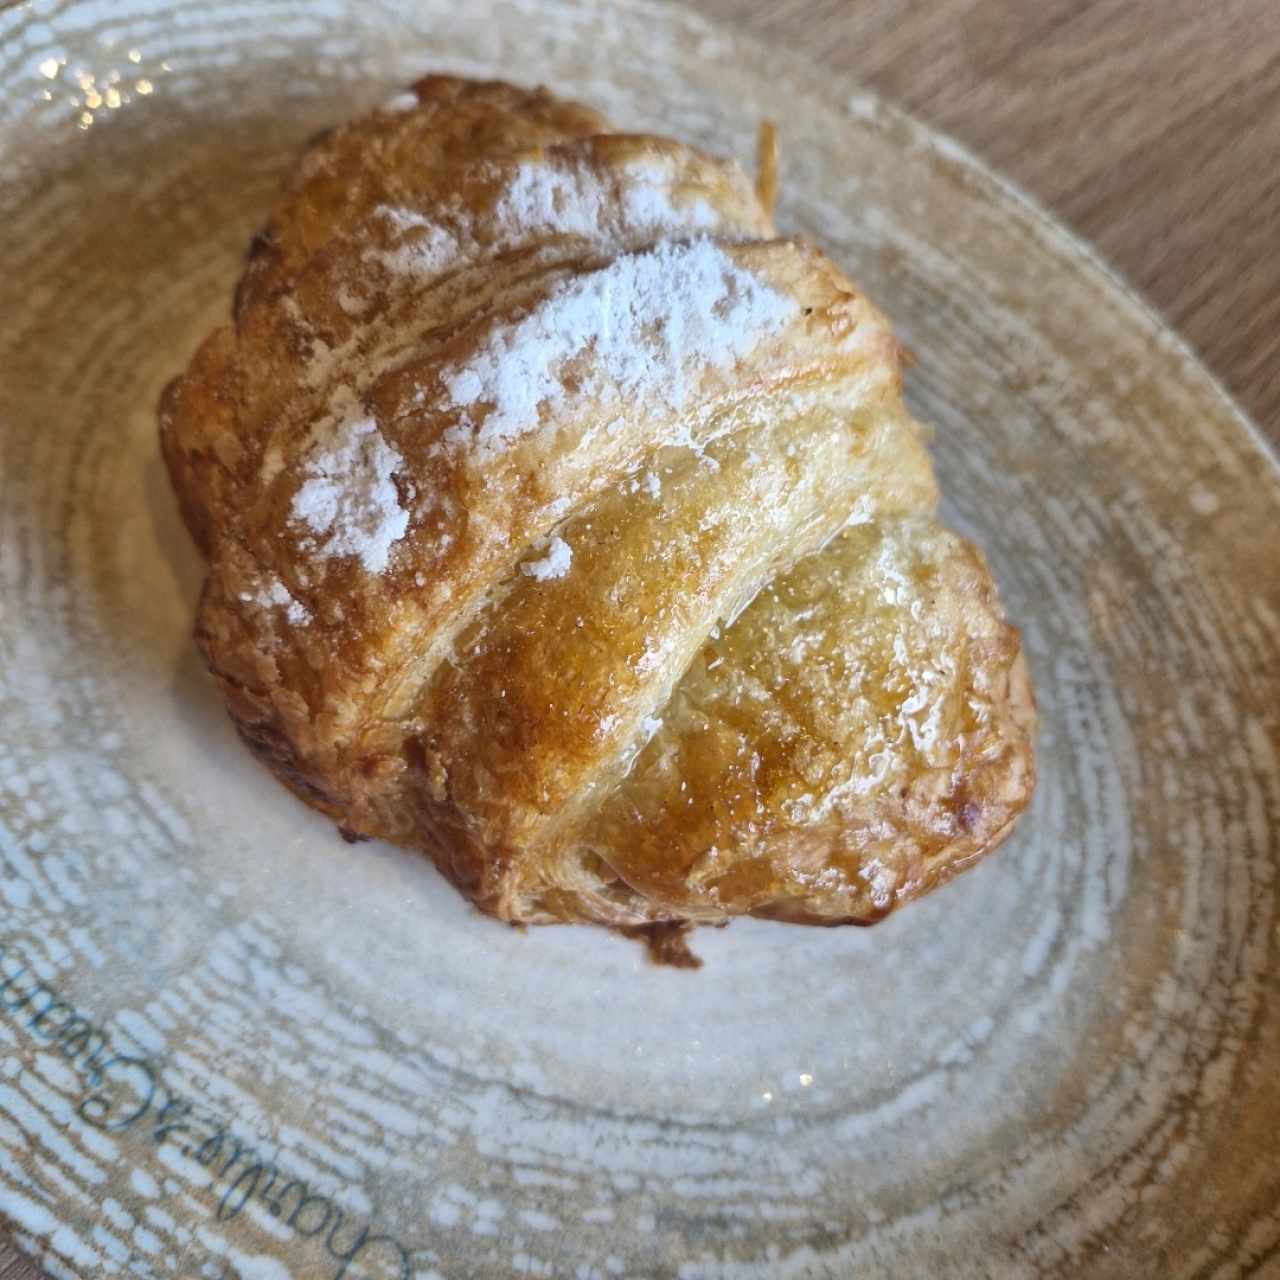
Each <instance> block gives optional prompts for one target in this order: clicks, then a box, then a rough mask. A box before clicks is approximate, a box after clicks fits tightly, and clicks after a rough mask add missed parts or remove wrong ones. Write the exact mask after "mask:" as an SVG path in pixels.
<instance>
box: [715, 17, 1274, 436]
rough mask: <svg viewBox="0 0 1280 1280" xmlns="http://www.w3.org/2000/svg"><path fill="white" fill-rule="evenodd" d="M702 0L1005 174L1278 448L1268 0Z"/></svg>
mask: <svg viewBox="0 0 1280 1280" xmlns="http://www.w3.org/2000/svg"><path fill="white" fill-rule="evenodd" d="M695 4H696V7H697V8H698V9H699V10H701V11H703V12H705V13H706V14H708V15H710V16H713V17H716V18H719V19H721V20H722V21H724V22H726V23H729V24H731V25H734V26H737V27H739V28H741V29H745V30H748V31H751V32H753V33H755V34H757V35H759V36H762V37H764V38H765V39H766V40H768V41H769V42H771V43H774V44H776V45H778V46H780V47H784V48H787V49H789V50H792V51H794V52H797V53H801V54H804V55H806V56H808V57H810V58H812V59H813V60H815V61H816V62H817V63H819V64H820V65H821V66H822V67H824V68H826V69H827V70H828V71H829V72H830V73H832V74H833V75H838V76H842V77H847V79H848V82H849V87H850V89H851V90H852V89H853V88H854V87H856V86H859V85H861V86H866V87H869V88H872V89H875V90H876V91H878V92H880V93H882V94H883V95H884V96H885V97H887V98H889V99H890V100H892V101H894V102H897V103H899V104H900V105H902V106H904V107H906V108H907V109H908V110H910V111H911V112H913V113H914V114H915V115H917V116H918V117H920V118H921V119H923V120H925V121H927V122H928V123H930V124H932V125H935V126H936V127H938V128H939V129H941V130H943V131H944V132H946V133H949V134H951V135H953V136H954V137H955V138H957V139H958V140H959V141H961V142H963V143H964V144H965V145H966V146H968V147H969V148H970V149H971V150H973V151H974V152H976V153H977V154H978V155H980V156H981V157H982V158H983V159H984V160H986V161H987V162H988V163H990V164H991V165H992V166H993V167H994V168H995V169H997V170H999V171H1000V172H1002V173H1004V174H1005V175H1007V176H1008V177H1010V178H1012V179H1013V181H1014V182H1016V183H1018V184H1019V185H1020V186H1021V187H1022V188H1023V189H1024V190H1026V191H1027V192H1029V193H1030V194H1031V195H1032V196H1034V197H1035V198H1036V199H1037V200H1039V201H1040V202H1041V203H1042V204H1043V205H1045V206H1046V207H1047V208H1049V209H1050V210H1052V211H1053V212H1054V213H1055V214H1057V215H1058V217H1059V218H1061V219H1062V220H1063V221H1064V222H1066V223H1067V224H1068V225H1069V226H1071V227H1072V228H1074V229H1075V230H1076V231H1077V232H1078V233H1079V234H1080V235H1082V236H1083V237H1084V238H1085V239H1086V240H1089V241H1091V242H1092V243H1093V244H1094V245H1096V246H1097V248H1098V250H1099V251H1100V253H1101V254H1102V256H1103V258H1105V259H1106V260H1107V261H1108V262H1109V263H1110V264H1111V265H1112V266H1113V267H1115V268H1116V269H1117V270H1118V271H1119V272H1120V274H1121V275H1122V276H1124V277H1125V278H1126V279H1127V280H1128V281H1129V282H1130V283H1131V284H1132V285H1133V286H1134V287H1135V288H1136V289H1137V290H1138V291H1139V292H1140V293H1142V294H1143V295H1144V296H1145V297H1146V298H1147V299H1148V301H1150V302H1151V303H1152V304H1153V305H1154V306H1155V307H1156V309H1157V310H1159V311H1160V312H1161V314H1163V315H1164V316H1165V318H1166V319H1167V320H1168V321H1169V322H1170V323H1171V324H1172V325H1173V327H1174V328H1175V329H1177V330H1178V331H1179V332H1180V333H1181V334H1182V335H1183V337H1185V338H1186V339H1187V340H1188V341H1189V342H1190V343H1191V344H1192V346H1193V347H1194V348H1195V349H1196V350H1197V351H1198V352H1199V353H1200V354H1201V356H1202V357H1203V358H1204V360H1205V362H1206V363H1207V364H1208V366H1209V368H1210V369H1211V370H1212V371H1213V372H1214V373H1215V374H1216V375H1217V376H1218V377H1219V378H1220V379H1221V380H1222V382H1223V383H1224V384H1225V385H1226V387H1227V389H1228V390H1229V391H1230V392H1231V393H1232V394H1233V395H1234V396H1235V397H1236V399H1237V400H1238V401H1239V403H1240V404H1241V406H1242V407H1243V408H1244V409H1245V410H1246V412H1248V413H1249V414H1250V415H1251V416H1252V417H1253V419H1254V420H1255V422H1257V423H1258V425H1259V426H1260V427H1261V428H1262V429H1263V431H1264V433H1266V434H1267V435H1268V437H1269V438H1270V439H1271V441H1272V442H1273V443H1276V444H1280V4H1277V3H1276V0H1223V3H1220V4H1216V5H1208V4H1204V3H1203V2H1202V0H1161V3H1159V4H1152V3H1144V2H1143V0H941V2H939V0H906V2H905V3H903V2H902V0H856V2H855V0H695ZM783 138H784V144H785V124H784V127H783Z"/></svg>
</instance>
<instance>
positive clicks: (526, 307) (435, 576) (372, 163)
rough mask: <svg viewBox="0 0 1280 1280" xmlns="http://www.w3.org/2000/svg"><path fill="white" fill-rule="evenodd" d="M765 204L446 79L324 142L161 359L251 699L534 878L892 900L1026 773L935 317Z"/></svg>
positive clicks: (214, 633)
mask: <svg viewBox="0 0 1280 1280" xmlns="http://www.w3.org/2000/svg"><path fill="white" fill-rule="evenodd" d="M768 185H769V183H768V182H767V181H766V182H764V183H762V188H767V187H768ZM768 203H769V192H768V191H767V189H765V190H762V191H760V192H758V191H757V190H756V189H755V188H754V187H753V185H752V183H751V182H750V181H749V180H748V178H747V177H746V175H745V173H744V172H743V171H742V169H741V168H740V167H739V166H737V165H736V164H734V163H731V162H728V161H725V160H720V159H716V158H713V157H711V156H709V155H706V154H703V153H702V152H700V151H697V150H695V149H694V148H692V147H687V146H682V145H681V144H679V143H677V142H673V141H671V140H669V139H666V138H660V137H650V136H645V135H635V134H624V133H618V132H615V131H614V130H613V129H612V128H611V127H610V125H609V124H608V122H607V121H606V120H604V119H603V118H602V117H601V116H599V115H597V114H596V113H595V112H594V111H591V110H589V109H587V108H585V107H582V106H578V105H575V104H573V103H569V102H564V101H561V100H559V99H557V98H556V97H554V96H552V95H551V94H550V93H548V92H546V91H545V90H541V89H539V90H536V91H526V90H523V89H519V88H515V87H512V86H510V85H506V84H501V83H478V82H472V81H468V80H463V79H455V78H448V77H440V76H432V77H428V78H426V79H424V80H422V81H420V82H419V83H417V84H416V85H414V86H413V89H412V91H410V92H409V93H406V94H404V95H402V96H401V97H400V98H397V99H396V100H394V101H393V102H392V103H390V104H389V105H388V106H386V107H384V108H382V109H380V110H376V111H373V112H372V113H371V114H369V115H367V116H365V117H364V118H362V119H359V120H357V121H355V122H354V123H352V124H349V125H347V126H345V127H342V128H339V129H337V130H336V131H333V132H330V133H328V134H327V135H324V136H322V137H320V138H319V139H316V140H315V141H313V143H312V144H311V145H310V147H309V148H308V149H307V151H306V152H305V154H304V155H303V157H302V159H301V161H300V163H299V164H298V166H297V168H296V170H295V171H294V172H293V173H292V174H291V175H290V176H289V177H288V178H287V180H286V182H285V184H284V188H283V192H282V194H281V196H280V198H279V201H278V203H277V204H276V206H275V208H274V211H273V212H272V214H271V216H270V219H269V221H268V223H267V225H266V228H265V229H264V230H263V231H262V232H261V233H260V234H259V235H257V236H256V237H255V238H254V240H253V242H252V245H251V247H250V251H249V258H248V264H247V266H246V269H245V271H244V275H243V277H242V279H241V280H240V282H239V285H238V287H237V289H236V293H235V301H234V307H233V323H232V324H230V325H229V326H227V327H224V328H219V329H217V330H215V331H214V332H213V333H211V334H210V335H209V337H208V338H207V339H206V340H205V341H204V343H203V344H202V345H201V347H200V348H199V350H198V351H197V352H196V354H195V356H194V357H193V359H192V361H191V363H190V366H189V368H188V369H187V371H186V372H185V373H184V374H183V375H182V376H181V377H179V378H177V379H176V380H175V381H174V382H173V383H172V384H171V385H170V386H169V387H168V388H167V389H166V391H165V393H164V395H163V397H162V401H161V406H160V414H159V417H160V432H161V437H160V438H161V444H162V449H163V454H164V457H165V460H166V463H167V466H168V469H169V472H170V475H171V477H172V482H173V487H174V489H175V491H176V493H177V496H178V500H179V502H180V505H181V508H182V512H183V515H184V518H185V521H186V524H187V525H188V527H189V529H190V531H191V533H192V535H193V537H194V539H195V541H196V542H197V544H198V545H199V547H200V549H201V550H202V552H203V553H204V555H205V556H206V558H207V560H208V566H209V570H208V577H207V580H206V582H205V586H204V590H203V594H202V596H201V599H200V603H199V608H198V615H197V620H196V638H197V643H198V644H199V646H200V648H201V650H202V652H203V654H204V657H205V659H206V660H207V662H208V665H209V668H210V670H211V671H212V672H213V674H214V676H215V677H216V679H217V682H218V684H219V686H220V688H221V692H222V695H223V697H224V698H225V701H226V705H227V708H228V710H229V712H230V714H231V717H232V719H233V721H234V723H235V725H236V728H237V729H238V731H239V733H240V735H241V736H242V738H243V739H244V741H245V742H246V743H247V744H248V745H249V747H250V748H251V749H252V750H253V751H254V752H255V753H256V755H257V756H258V758H259V759H260V760H261V761H263V762H264V763H265V764H266V765H267V766H268V767H269V768H270V769H272V770H273V771H274V773H275V774H276V775H277V777H279V778H280V780H281V781H282V782H284V783H285V784H286V785H287V786H289V787H290V788H291V789H292V790H293V791H294V792H295V793H296V794H297V795H298V796H299V797H301V798H302V799H303V800H304V801H306V802H307V803H308V804H310V805H312V806H314V807H315V808H316V809H319V810H320V811H321V812H323V813H325V814H327V815H329V816H330V817H331V818H332V819H333V820H334V821H335V822H336V823H337V824H338V825H339V826H340V828H341V829H342V831H343V833H344V834H346V835H348V836H349V837H351V838H357V837H378V838H382V839H385V840H390V841H393V842H396V843H398V844H401V845H405V846H410V847H413V848H418V849H422V850H425V851H426V852H428V853H429V854H430V855H431V857H432V858H433V859H434V861H435V863H436V864H437V866H438V867H439V869H440V870H441V871H442V872H443V873H444V874H445V875H446V876H447V877H448V878H449V879H450V880H451V881H452V882H453V884H454V885H456V886H457V888H458V889H459V890H460V891H461V892H462V893H463V894H465V895H466V896H467V897H468V898H469V899H471V900H472V901H473V902H474V903H475V904H476V905H477V906H479V907H480V908H481V909H482V910H484V911H486V912H489V913H492V914H493V915H495V916H497V917H499V918H501V919H504V920H507V921H512V922H524V923H549V922H556V921H597V922H601V923H604V924H608V925H613V926H623V927H625V926H638V925H646V924H652V923H657V922H695V923H696V922H716V921H723V920H724V919H726V918H727V917H730V916H733V915H740V914H750V915H755V916H763V917H771V918H774V919H778V920H785V921H793V922H805V923H819V924H837V923H869V922H871V921H874V920H877V919H879V918H880V917H882V916H884V915H885V914H886V913H887V912H889V911H890V910H892V909H893V908H894V907H895V906H896V905H897V904H898V903H900V902H902V901H904V900H906V899H909V898H912V897H914V896H916V895H919V894H921V893H923V892H925V891H927V890H928V889H930V888H932V887H933V886H935V885H937V884H939V883H940V882H942V881H944V880H946V879H947V878H949V877H950V876H952V875H954V874H955V873H956V872H957V871H959V870H961V869H963V868H964V867H967V866H968V865H970V864H971V863H973V862H974V861H975V860H976V859H977V858H978V857H980V856H981V855H982V854H983V853H984V852H986V851H987V850H989V849H990V848H992V847H993V846H994V845H995V844H996V843H997V842H998V841H999V840H1001V839H1002V838H1003V837H1004V836H1005V835H1006V833H1007V832H1008V831H1009V829H1010V827H1011V825H1012V824H1013V822H1014V820H1015V819H1016V817H1017V816H1018V814H1019V813H1020V811H1021V810H1022V809H1023V808H1024V807H1025V805H1026V804H1027V801H1028V799H1029V796H1030V793H1031V789H1032V786H1033V782H1034V758H1033V745H1032V739H1033V733H1034V726H1035V715H1034V709H1033V701H1032V695H1031V690H1030V685H1029V682H1028V678H1027V674H1026V668H1025V665H1024V662H1023V659H1022V657H1021V654H1020V647H1019V639H1018V635H1017V632H1016V631H1015V630H1014V629H1013V628H1012V627H1011V626H1010V625H1009V624H1008V623H1007V622H1006V621H1005V620H1004V617H1003V614H1002V611H1001V607H1000V605H999V602H998V600H997V598H996V594H995V590H994V587H993V584H992V580H991V576H990V573H989V571H988V569H987V567H986V565H985V563H984V561H983V559H982V557H981V555H980V554H979V553H978V552H977V551H976V550H975V549H974V548H973V547H972V546H971V545H970V544H969V543H967V542H966V541H964V540H963V539H961V538H959V537H957V536H956V535H955V534H953V533H950V532H948V531H946V530H945V529H943V528H942V527H940V525H939V524H938V523H937V521H936V519H935V517H934V508H935V503H936V498H937V494H936V489H935V483H934V478H933V474H932V470H931V467H930V462H929V457H928V454H927V452H926V448H925V444H924V439H923V431H922V428H921V427H920V426H919V425H918V424H917V423H916V422H914V421H913V420H912V418H911V417H910V416H909V415H908V413H907V412H906V410H905V408H904V407H903V403H902V398H901V384H902V373H901V370H902V352H901V349H900V347H899V346H898V344H897V343H896V342H895V340H894V337H893V335H892V333H891V332H890V329H889V326H888V324H887V322H886V320H885V318H884V317H883V316H882V315H881V314H880V312H879V311H877V310H876V308H875V307H874V306H873V305H872V304H871V303H870V302H869V301H868V300H867V299H866V298H865V297H863V296H862V295H861V294H860V293H859V292H858V291H857V289H856V288H855V287H854V286H853V285H852V284H851V283H850V282H849V281H848V280H847V279H846V278H845V277H844V276H843V275H842V274H841V273H840V271H839V270H838V269H837V268H836V267H835V266H834V265H833V264H832V263H831V261H830V260H829V259H828V258H826V257H825V256H824V255H823V254H822V253H821V252H820V251H819V250H818V249H817V248H815V247H814V246H813V245H811V244H808V243H806V242H804V241H803V240H799V239H793V238H778V237H777V236H776V235H775V232H774V228H773V225H772V220H771V212H770V209H769V208H768V207H767V205H768Z"/></svg>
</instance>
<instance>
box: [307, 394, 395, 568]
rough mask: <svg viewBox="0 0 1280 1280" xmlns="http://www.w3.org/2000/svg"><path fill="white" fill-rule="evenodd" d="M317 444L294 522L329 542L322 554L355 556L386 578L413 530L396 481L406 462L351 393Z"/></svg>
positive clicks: (335, 406) (334, 404) (337, 400)
mask: <svg viewBox="0 0 1280 1280" xmlns="http://www.w3.org/2000/svg"><path fill="white" fill-rule="evenodd" d="M313 439H314V443H313V445H312V447H311V451H310V452H309V454H308V455H307V457H306V460H305V462H304V464H303V471H304V474H305V475H306V476H307V479H306V480H305V481H304V483H303V484H302V486H301V487H300V488H299V489H298V491H297V493H296V494H295V495H294V498H293V504H292V507H291V509H290V515H291V517H292V518H293V519H294V520H295V521H298V522H300V523H302V524H304V525H305V526H306V527H307V528H308V529H310V530H311V531H312V533H314V534H316V535H317V537H318V538H321V539H323V541H322V542H321V543H319V544H317V546H318V549H319V551H320V553H321V554H322V555H324V556H326V557H334V556H355V557H356V558H357V559H358V560H359V561H360V563H361V564H362V565H363V566H364V567H365V568H366V569H367V570H368V571H369V572H370V573H381V572H382V571H383V570H384V569H385V568H386V567H387V562H388V561H389V559H390V557H391V548H392V546H394V545H395V543H396V542H398V541H399V540H400V539H401V538H403V537H404V534H405V530H406V529H407V528H408V527H409V513H408V512H407V511H406V510H404V508H403V507H402V506H401V505H400V495H399V492H398V491H397V489H396V486H395V484H394V482H393V480H392V476H393V475H394V473H395V471H396V469H397V467H399V466H400V465H401V463H402V461H403V459H402V458H401V457H400V455H399V453H397V452H396V451H395V450H394V449H393V448H391V446H390V445H388V444H387V442H386V441H385V440H384V439H383V437H382V433H381V432H380V431H379V430H378V424H377V423H376V422H374V420H373V419H372V418H370V417H369V416H368V415H367V414H366V413H365V411H364V407H363V405H362V404H361V403H360V401H359V400H358V399H357V398H356V396H355V394H354V393H353V392H352V391H350V390H349V389H347V388H340V389H339V390H338V391H337V392H336V393H335V394H334V396H333V399H332V400H331V401H330V412H329V415H328V416H327V417H326V418H325V419H323V420H322V421H321V422H320V423H319V424H318V425H317V427H316V430H315V433H314V437H313Z"/></svg>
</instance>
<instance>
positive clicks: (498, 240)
mask: <svg viewBox="0 0 1280 1280" xmlns="http://www.w3.org/2000/svg"><path fill="white" fill-rule="evenodd" d="M481 172H491V173H497V172H498V171H497V170H496V168H494V167H492V166H490V168H489V169H488V170H482V171H481ZM670 181H671V177H670V174H669V173H668V171H667V170H666V169H664V168H663V167H662V166H661V165H657V164H654V163H652V162H651V161H642V162H637V163H634V164H632V165H631V166H629V167H627V168H625V169H624V170H622V171H621V173H620V175H619V181H618V184H617V189H616V190H615V187H614V184H612V183H606V182H603V181H602V180H601V178H600V176H599V174H598V172H597V171H596V170H594V169H593V168H592V167H591V166H590V165H589V164H588V163H586V162H585V161H582V160H574V161H571V162H568V163H565V162H563V161H562V162H559V163H551V162H548V161H547V160H545V159H543V160H539V161H536V162H535V161H525V162H522V163H520V164H518V165H517V166H516V167H515V170H514V171H513V172H512V173H511V174H510V175H509V176H507V177H506V180H505V182H503V183H501V184H500V185H499V187H498V189H497V194H496V196H495V198H494V202H493V204H492V206H491V207H490V208H489V209H488V210H486V211H481V212H477V211H473V210H469V209H468V208H467V207H466V205H465V204H464V203H463V201H462V200H461V199H460V198H459V197H457V196H455V197H453V198H452V199H451V200H450V201H448V202H446V203H445V204H444V205H443V207H442V212H441V216H440V217H439V218H432V217H428V216H426V215H424V214H422V213H420V212H418V211H417V210H415V209H408V208H402V207H397V206H392V205H379V206H378V207H377V208H376V209H375V210H374V216H375V217H377V218H379V219H380V220H381V221H382V222H383V223H384V224H385V225H386V226H387V227H388V228H389V230H390V231H391V232H392V233H393V235H396V236H398V237H400V243H398V244H396V245H395V247H393V248H391V249H369V250H366V252H365V253H364V255H363V256H364V259H365V261H367V262H375V263H377V264H379V265H381V266H382V267H383V268H385V269H386V270H387V271H389V272H390V273H391V274H392V275H395V276H404V277H410V278H417V279H433V278H435V277H437V276H440V275H443V274H445V273H446V272H448V271H450V270H452V269H453V268H455V267H457V266H459V265H460V264H462V263H463V262H466V261H474V260H475V259H476V258H478V257H481V256H484V255H486V254H487V255H495V254H501V253H506V252H509V251H510V250H512V249H515V248H517V247H519V246H520V245H522V244H529V243H530V242H532V241H536V240H538V239H540V238H542V237H546V236H548V235H552V236H581V237H583V238H584V239H588V240H592V241H595V242H596V243H599V244H601V245H607V244H611V243H615V242H616V241H617V240H618V238H619V237H620V236H622V235H624V234H631V235H648V236H652V237H653V238H654V239H661V238H664V237H676V236H687V235H690V234H693V233H697V232H705V231H711V230H715V229H716V228H717V227H718V226H719V225H720V222H721V217H720V214H719V213H718V212H717V211H716V209H715V208H714V206H712V205H711V204H710V203H709V202H708V201H707V200H706V198H705V197H703V196H700V195H696V194H694V195H691V196H690V197H689V198H688V199H687V200H684V201H682V202H681V203H680V205H679V206H677V205H676V203H675V202H674V201H673V200H672V197H671V190H670Z"/></svg>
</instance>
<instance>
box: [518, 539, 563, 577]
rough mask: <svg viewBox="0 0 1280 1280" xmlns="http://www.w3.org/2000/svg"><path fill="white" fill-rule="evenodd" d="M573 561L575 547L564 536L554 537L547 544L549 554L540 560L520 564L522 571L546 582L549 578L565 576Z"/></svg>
mask: <svg viewBox="0 0 1280 1280" xmlns="http://www.w3.org/2000/svg"><path fill="white" fill-rule="evenodd" d="M572 563H573V548H572V547H570V546H569V544H568V543H567V542H566V541H565V540H564V539H563V538H558V537H557V538H552V539H551V542H550V543H549V544H548V546H547V554H546V555H545V556H543V557H542V558H541V559H540V560H528V561H526V562H525V563H524V564H522V565H521V566H520V571H521V572H522V573H526V574H528V575H529V577H531V578H534V579H536V580H537V581H538V582H546V581H547V580H548V579H549V578H563V577H564V575H565V574H566V573H568V572H569V566H570V565H571V564H572Z"/></svg>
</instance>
